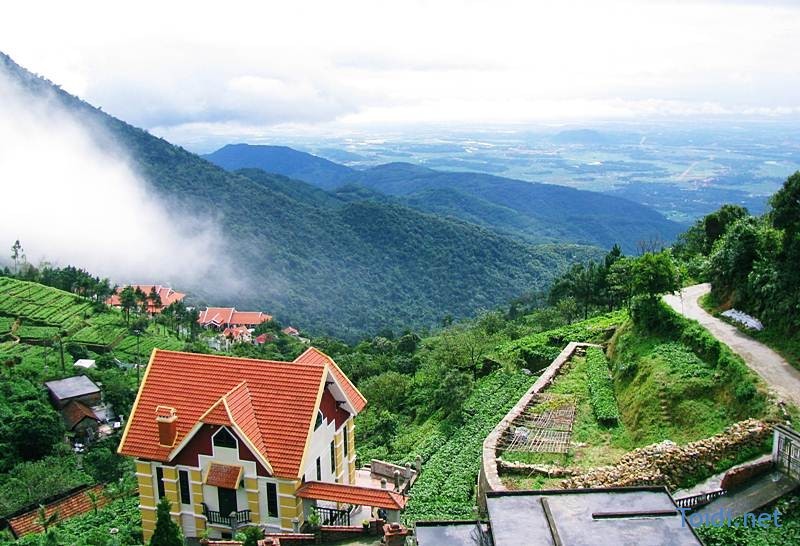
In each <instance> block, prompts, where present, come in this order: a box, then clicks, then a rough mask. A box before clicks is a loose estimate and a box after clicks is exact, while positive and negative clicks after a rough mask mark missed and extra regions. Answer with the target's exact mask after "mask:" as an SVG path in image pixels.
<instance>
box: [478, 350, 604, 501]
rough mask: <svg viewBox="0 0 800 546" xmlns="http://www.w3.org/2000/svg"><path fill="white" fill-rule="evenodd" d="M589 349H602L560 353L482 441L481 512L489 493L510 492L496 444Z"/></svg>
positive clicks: (479, 485) (479, 497)
mask: <svg viewBox="0 0 800 546" xmlns="http://www.w3.org/2000/svg"><path fill="white" fill-rule="evenodd" d="M586 347H600V346H599V345H595V344H593V343H576V342H570V343H568V344H567V346H566V347H564V349H563V350H562V351H561V353H559V355H558V356H557V357H556V358H555V360H553V362H551V363H550V365H549V366H548V367H547V368H545V369H544V371H543V372H542V374H541V375H540V376H539V378H538V379H537V380H536V382H535V383H534V384H533V386H532V387H531V388H530V389H528V392H526V393H525V394H524V395H523V396H522V398H520V399H519V401H518V402H517V403H516V405H514V407H513V408H511V410H510V411H509V412H508V413H507V414H506V416H505V417H503V419H502V420H501V421H500V422H499V423H498V424H497V426H495V427H494V429H493V430H492V432H490V433H489V435H488V436H487V437H486V439H485V440H484V441H483V452H482V455H481V469H480V472H479V474H478V503H479V505H480V508H481V510H482V511H484V512H485V510H486V506H485V503H486V501H485V499H486V493H487V492H488V491H507V490H508V488H507V487H506V486H505V485H503V482H502V481H501V480H500V476H499V474H498V471H497V442H498V441H499V440H500V438H501V437H502V436H503V433H504V432H505V431H506V429H507V428H508V427H509V425H510V424H511V422H512V421H513V420H514V419H516V418H517V417H518V416H519V415H520V414H521V413H522V412H523V411H524V410H525V408H526V407H527V406H528V404H530V402H531V399H532V398H533V397H534V395H536V394H539V393H540V392H542V391H543V390H544V389H546V388H547V387H549V386H550V384H551V383H552V382H553V380H554V379H555V378H556V376H557V375H558V373H559V372H560V371H561V368H562V367H563V366H564V364H566V363H567V362H569V360H570V358H572V355H573V354H574V353H575V351H576V350H577V349H578V348H583V349H585V348H586Z"/></svg>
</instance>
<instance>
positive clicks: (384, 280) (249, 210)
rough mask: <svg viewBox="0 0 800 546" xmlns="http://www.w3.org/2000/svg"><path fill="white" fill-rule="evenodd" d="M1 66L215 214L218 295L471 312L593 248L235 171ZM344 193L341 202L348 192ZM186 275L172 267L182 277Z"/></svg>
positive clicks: (188, 206) (306, 311)
mask: <svg viewBox="0 0 800 546" xmlns="http://www.w3.org/2000/svg"><path fill="white" fill-rule="evenodd" d="M0 71H3V72H5V73H6V74H8V75H9V76H10V77H11V79H12V80H13V81H16V82H18V83H19V85H20V86H22V87H23V88H24V89H25V90H26V96H28V97H29V98H30V101H31V105H32V106H34V105H36V104H38V103H39V102H40V101H45V100H47V101H51V102H52V103H55V104H61V105H63V106H64V107H65V108H66V109H67V110H68V111H69V112H71V113H72V114H73V115H74V116H75V117H76V118H77V119H78V120H79V121H81V122H82V123H83V124H85V126H86V127H87V128H90V130H93V131H97V133H96V134H97V135H98V138H97V140H98V143H99V145H101V146H106V147H107V148H108V149H109V152H112V153H113V152H115V151H116V149H117V147H119V148H122V149H123V150H124V151H125V152H126V153H127V155H128V156H129V157H130V161H131V163H132V166H133V168H134V169H135V170H136V172H138V173H140V174H141V176H142V177H143V178H144V179H145V180H146V181H147V183H148V184H149V185H150V188H149V190H150V191H151V192H152V193H153V194H157V195H159V196H160V199H163V200H164V201H166V202H169V203H170V212H171V214H173V215H175V216H176V217H180V216H181V215H191V216H193V217H196V218H200V219H204V220H208V219H213V220H212V221H213V222H215V223H216V224H217V227H219V228H220V231H221V232H222V233H223V234H224V236H225V240H226V252H227V255H226V256H225V258H224V259H225V261H226V264H228V265H231V266H232V267H231V269H232V270H233V271H234V272H235V278H233V279H231V280H232V281H235V282H237V283H238V284H239V285H240V286H241V288H240V289H239V290H238V292H236V293H234V294H231V293H226V295H225V297H224V298H223V297H222V296H220V295H218V294H217V293H216V288H217V287H216V286H203V285H202V284H199V285H190V284H189V283H184V284H182V285H181V286H182V288H185V289H186V290H188V291H190V292H193V293H194V294H197V295H198V296H199V297H200V298H201V299H204V300H205V301H207V302H208V303H209V304H224V305H235V306H236V307H239V308H258V309H264V310H268V311H270V312H272V313H274V314H276V315H277V317H278V318H279V319H281V320H282V321H284V322H291V323H295V324H299V325H301V326H302V327H303V328H304V329H306V330H308V331H310V332H312V333H315V334H321V333H329V334H333V335H337V336H341V337H347V338H351V339H352V338H354V337H357V336H361V335H363V334H364V333H366V332H375V331H378V330H379V329H381V328H383V327H390V328H394V329H401V328H404V327H407V326H423V325H431V324H435V323H437V322H438V321H439V320H440V319H441V318H442V317H444V316H446V315H452V316H454V317H460V316H466V315H469V314H471V313H474V312H475V311H476V310H477V309H479V308H481V307H486V308H489V307H493V306H496V305H498V304H500V303H503V302H505V301H507V300H508V299H509V298H512V297H514V296H517V295H519V294H521V293H523V292H526V291H528V290H531V289H536V288H540V287H543V286H544V285H546V284H547V283H548V282H549V281H550V280H551V279H552V277H553V276H554V275H555V274H557V273H558V272H559V271H561V270H562V269H563V268H564V267H565V266H566V265H567V264H568V263H570V262H572V261H574V260H577V259H584V258H586V257H587V256H593V255H595V250H594V249H587V248H585V247H576V246H547V247H535V246H530V245H527V244H521V243H520V242H517V241H515V240H513V239H512V238H510V237H505V236H502V235H499V234H497V233H496V232H493V231H490V230H487V229H483V228H481V227H478V226H475V225H472V224H467V223H465V222H462V221H454V220H451V219H445V218H441V217H437V216H434V215H430V214H425V213H422V212H419V211H416V210H413V209H410V208H407V207H403V206H400V205H396V204H387V203H380V202H376V201H364V202H360V201H355V202H351V203H346V202H344V201H343V200H341V199H339V198H338V197H336V196H328V195H327V194H325V193H323V192H321V191H320V190H319V189H318V188H314V187H312V186H310V185H308V184H303V183H301V182H297V181H289V180H288V179H286V178H282V177H278V176H270V175H266V174H258V173H254V172H250V173H244V174H236V173H229V172H227V171H225V170H223V169H221V168H219V167H217V166H215V165H213V164H211V163H210V162H208V161H205V160H204V159H202V158H200V157H198V156H197V155H194V154H192V153H189V152H187V151H186V150H184V149H182V148H180V147H178V146H174V145H172V144H170V143H169V142H167V141H165V140H163V139H160V138H156V137H154V136H152V135H150V134H149V133H147V132H146V131H143V130H141V129H137V128H136V127H132V126H130V125H128V124H126V123H124V122H122V121H120V120H118V119H116V118H114V117H112V116H109V115H107V114H105V113H104V112H102V111H100V110H99V109H96V108H94V107H92V106H91V105H89V104H87V103H85V102H83V101H81V100H79V99H78V98H76V97H73V96H71V95H69V94H67V93H65V92H64V91H62V90H60V89H59V88H58V87H56V86H54V85H53V84H52V83H50V82H49V81H47V80H44V79H42V78H39V77H37V76H34V75H32V74H30V73H29V72H27V71H26V70H24V69H22V68H21V67H19V66H18V65H16V64H15V63H14V62H13V61H12V60H11V59H10V58H9V57H7V56H0ZM340 202H341V204H340ZM179 282H180V279H175V284H178V283H179Z"/></svg>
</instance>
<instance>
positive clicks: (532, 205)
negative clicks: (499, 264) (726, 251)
mask: <svg viewBox="0 0 800 546" xmlns="http://www.w3.org/2000/svg"><path fill="white" fill-rule="evenodd" d="M354 181H355V182H357V183H359V184H361V185H364V186H366V187H368V188H372V189H375V190H378V191H381V192H383V193H386V194H389V195H396V196H402V197H404V198H405V201H406V202H407V203H409V204H411V205H413V206H415V207H418V208H423V209H424V210H430V211H435V212H449V213H450V214H452V215H455V216H458V217H460V218H464V219H466V220H470V221H473V222H476V223H478V224H481V225H485V226H487V227H493V228H496V229H500V230H502V231H506V232H509V233H514V234H516V235H519V236H520V237H522V238H524V239H526V240H528V241H531V242H544V241H569V242H572V243H580V244H592V245H600V246H602V247H610V246H612V245H613V244H614V243H618V244H619V245H620V246H622V247H623V249H625V250H627V251H633V250H635V249H636V245H637V243H638V242H639V241H641V240H648V239H661V240H663V241H665V242H670V241H672V240H673V239H674V238H675V237H676V236H677V234H678V233H679V232H680V231H681V227H680V225H678V224H676V223H675V222H671V221H669V220H667V219H666V218H664V217H663V216H662V215H661V214H659V213H658V212H656V211H654V210H653V209H650V208H648V207H645V206H643V205H640V204H638V203H634V202H633V201H629V200H627V199H621V198H618V197H614V196H610V195H607V194H602V193H597V192H589V191H583V190H576V189H574V188H568V187H564V186H557V185H554V184H538V183H532V182H525V181H521V180H513V179H510V178H503V177H499V176H493V175H489V174H482V173H468V172H441V171H434V170H431V169H426V168H423V167H419V166H416V165H409V164H407V163H390V164H387V165H381V166H378V167H374V168H372V169H368V170H366V171H363V172H361V173H359V176H358V177H357V178H356V179H355V180H354ZM452 192H457V193H458V194H461V195H460V196H459V195H454V194H453V193H452ZM464 196H469V197H471V199H466V197H464Z"/></svg>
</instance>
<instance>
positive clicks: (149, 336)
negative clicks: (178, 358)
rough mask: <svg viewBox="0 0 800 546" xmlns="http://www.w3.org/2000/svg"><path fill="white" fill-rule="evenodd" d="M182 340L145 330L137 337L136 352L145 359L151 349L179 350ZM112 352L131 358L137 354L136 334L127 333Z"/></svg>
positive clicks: (181, 346)
mask: <svg viewBox="0 0 800 546" xmlns="http://www.w3.org/2000/svg"><path fill="white" fill-rule="evenodd" d="M181 348H183V342H182V341H180V340H178V339H175V338H174V337H170V336H163V335H157V334H153V333H151V332H146V333H145V334H143V335H141V336H140V337H139V347H138V354H139V355H141V357H142V359H147V358H148V357H149V356H150V353H151V352H153V349H168V350H179V349H181ZM114 352H115V353H117V354H121V356H122V357H127V358H128V359H133V357H136V356H137V347H136V336H133V335H128V336H126V337H125V338H124V339H123V340H122V341H121V342H119V343H118V344H117V345H116V346H115V347H114Z"/></svg>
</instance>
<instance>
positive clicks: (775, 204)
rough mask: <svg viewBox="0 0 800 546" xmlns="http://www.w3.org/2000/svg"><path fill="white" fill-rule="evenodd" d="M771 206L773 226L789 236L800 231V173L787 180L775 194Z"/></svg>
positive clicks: (770, 202) (770, 201) (771, 199)
mask: <svg viewBox="0 0 800 546" xmlns="http://www.w3.org/2000/svg"><path fill="white" fill-rule="evenodd" d="M769 204H770V205H771V206H772V210H771V211H770V213H769V216H770V219H771V220H772V225H773V226H775V227H776V228H777V229H783V230H785V231H786V233H787V234H788V235H794V234H795V233H797V232H798V231H800V171H798V172H796V173H794V174H793V175H792V176H790V177H789V178H787V179H786V182H784V183H783V187H781V189H779V190H778V191H777V192H775V195H773V196H772V197H771V198H770V200H769Z"/></svg>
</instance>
